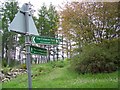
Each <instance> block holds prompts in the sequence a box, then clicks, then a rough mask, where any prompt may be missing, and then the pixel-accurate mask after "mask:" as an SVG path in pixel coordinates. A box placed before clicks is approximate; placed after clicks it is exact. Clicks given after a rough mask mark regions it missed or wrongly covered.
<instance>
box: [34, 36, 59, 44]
mask: <svg viewBox="0 0 120 90" xmlns="http://www.w3.org/2000/svg"><path fill="white" fill-rule="evenodd" d="M59 41H60V39H57V38H51V37H43V36H32V43H37V44H45V45H57V44H59Z"/></svg>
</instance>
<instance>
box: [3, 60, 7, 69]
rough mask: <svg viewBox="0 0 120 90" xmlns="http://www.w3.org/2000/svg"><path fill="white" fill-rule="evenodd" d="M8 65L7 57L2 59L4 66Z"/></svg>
mask: <svg viewBox="0 0 120 90" xmlns="http://www.w3.org/2000/svg"><path fill="white" fill-rule="evenodd" d="M6 66H7V60H6V58H4V59H2V67H6Z"/></svg>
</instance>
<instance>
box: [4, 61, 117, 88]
mask: <svg viewBox="0 0 120 90" xmlns="http://www.w3.org/2000/svg"><path fill="white" fill-rule="evenodd" d="M68 67H69V63H68V62H67V61H65V62H51V63H46V64H38V65H32V74H33V75H32V87H33V88H117V87H118V72H114V73H101V74H84V75H83V74H78V73H76V72H74V71H71V70H69V69H68ZM27 86H28V85H27V74H23V75H19V76H18V77H17V78H14V79H12V80H11V81H9V82H5V83H3V84H2V87H3V88H27Z"/></svg>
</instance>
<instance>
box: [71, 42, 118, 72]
mask: <svg viewBox="0 0 120 90" xmlns="http://www.w3.org/2000/svg"><path fill="white" fill-rule="evenodd" d="M116 43H118V40H112V41H107V43H106V42H103V43H101V44H90V45H86V46H84V47H83V49H82V53H81V54H79V55H76V56H74V57H73V58H72V60H71V68H74V69H75V70H76V71H78V72H81V73H102V72H113V71H116V70H117V69H118V62H119V61H120V56H119V55H118V44H116Z"/></svg>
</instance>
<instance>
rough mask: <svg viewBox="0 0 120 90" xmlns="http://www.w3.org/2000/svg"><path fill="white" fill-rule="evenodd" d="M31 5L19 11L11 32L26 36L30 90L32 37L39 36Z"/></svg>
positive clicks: (27, 4)
mask: <svg viewBox="0 0 120 90" xmlns="http://www.w3.org/2000/svg"><path fill="white" fill-rule="evenodd" d="M30 7H31V6H30V3H25V4H23V6H22V8H21V9H20V10H19V11H18V13H17V14H16V16H15V17H14V19H13V21H12V22H11V24H10V26H9V27H8V30H9V31H13V32H16V33H20V34H24V35H25V45H26V65H27V73H28V88H29V90H31V89H32V78H31V62H30V61H31V60H30V45H31V43H30V35H39V34H38V31H37V29H36V26H35V23H34V21H33V18H32V15H31V12H30V11H31V8H30Z"/></svg>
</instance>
